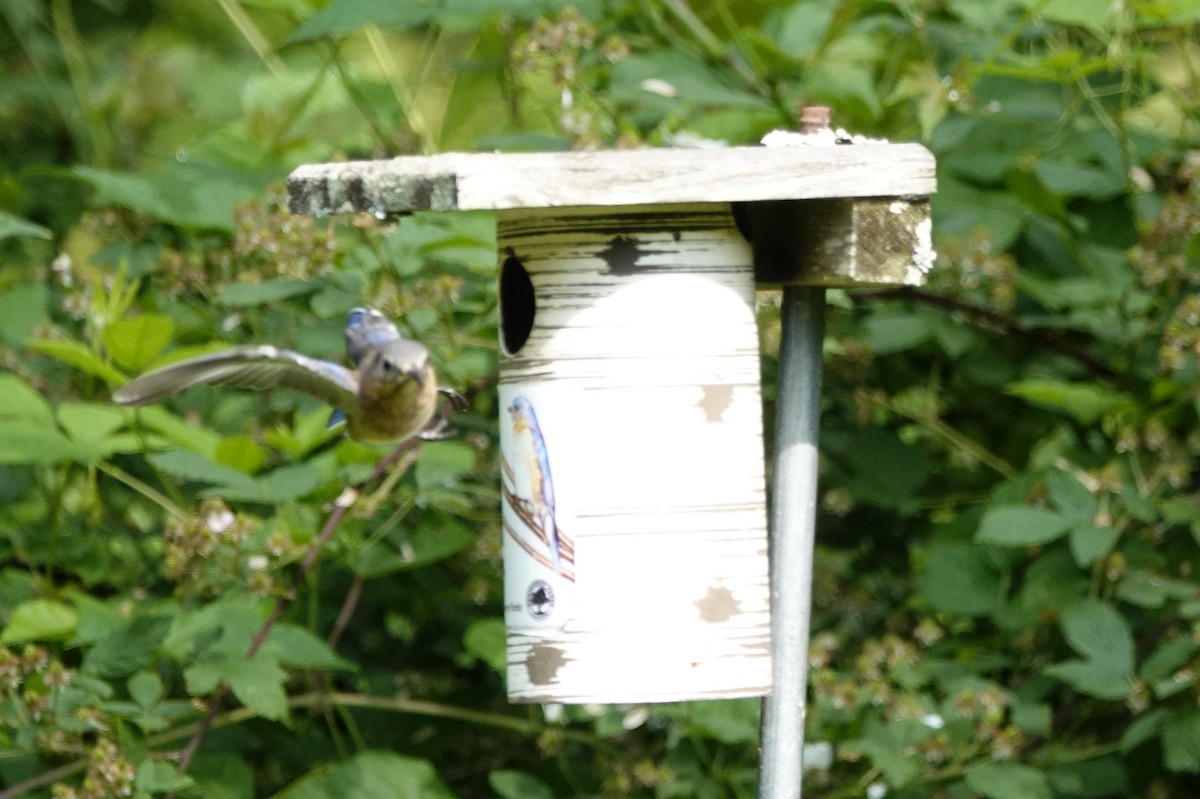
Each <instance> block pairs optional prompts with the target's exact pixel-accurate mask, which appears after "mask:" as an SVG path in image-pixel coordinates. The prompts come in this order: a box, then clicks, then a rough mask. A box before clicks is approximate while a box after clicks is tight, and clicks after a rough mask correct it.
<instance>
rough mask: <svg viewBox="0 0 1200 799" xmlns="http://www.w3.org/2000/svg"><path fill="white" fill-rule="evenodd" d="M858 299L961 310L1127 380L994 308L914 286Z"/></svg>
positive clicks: (1087, 354) (1102, 373)
mask: <svg viewBox="0 0 1200 799" xmlns="http://www.w3.org/2000/svg"><path fill="white" fill-rule="evenodd" d="M858 296H860V297H870V298H874V299H880V300H895V299H900V300H913V301H915V302H921V303H924V304H925V305H932V306H933V307H935V308H942V309H945V310H947V311H958V312H960V313H963V314H966V315H967V316H969V317H971V318H972V319H973V320H974V321H975V322H977V323H982V324H983V325H989V326H991V327H995V328H998V329H999V330H1001V331H1003V332H1005V333H1011V334H1013V335H1017V336H1023V337H1025V338H1028V339H1033V340H1034V341H1036V342H1038V343H1039V344H1042V345H1043V346H1046V347H1049V348H1050V349H1052V350H1057V351H1058V352H1060V353H1062V354H1063V355H1066V356H1067V357H1069V358H1074V359H1075V360H1076V361H1078V362H1079V363H1080V364H1082V365H1083V366H1084V368H1086V369H1087V370H1088V371H1089V372H1091V373H1092V374H1093V375H1096V376H1097V377H1103V378H1106V379H1108V380H1117V381H1124V380H1125V379H1126V377H1125V375H1123V374H1121V373H1120V372H1118V371H1116V370H1115V369H1113V368H1112V367H1111V366H1109V365H1108V364H1106V363H1104V361H1101V360H1100V359H1099V358H1097V357H1096V356H1095V355H1092V354H1091V353H1090V352H1088V351H1087V350H1085V349H1084V348H1083V347H1081V346H1079V345H1078V344H1076V343H1075V342H1074V341H1071V340H1070V339H1068V338H1066V337H1065V336H1061V335H1059V334H1058V333H1055V332H1054V331H1053V330H1047V329H1046V328H1042V327H1030V326H1029V325H1027V324H1025V323H1024V322H1022V321H1021V320H1019V319H1017V318H1016V317H1013V316H1009V315H1008V314H1004V313H1000V312H999V311H993V310H992V309H991V308H984V307H983V306H981V305H975V304H974V303H970V302H967V301H966V300H960V299H958V298H957V297H948V296H946V295H945V294H935V293H933V292H931V291H924V290H923V289H918V288H913V287H912V286H899V287H896V288H890V289H880V290H879V291H869V292H863V293H861V294H859V295H858Z"/></svg>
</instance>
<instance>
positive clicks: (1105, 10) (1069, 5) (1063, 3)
mask: <svg viewBox="0 0 1200 799" xmlns="http://www.w3.org/2000/svg"><path fill="white" fill-rule="evenodd" d="M1020 4H1021V5H1022V6H1025V7H1026V8H1028V9H1030V10H1032V11H1035V12H1037V13H1038V14H1039V15H1040V16H1041V17H1042V18H1044V19H1047V20H1049V21H1051V22H1059V23H1062V24H1064V25H1076V26H1078V27H1081V28H1088V29H1089V30H1093V31H1103V30H1105V22H1106V20H1108V18H1109V14H1110V12H1111V10H1112V3H1110V2H1109V0H1020Z"/></svg>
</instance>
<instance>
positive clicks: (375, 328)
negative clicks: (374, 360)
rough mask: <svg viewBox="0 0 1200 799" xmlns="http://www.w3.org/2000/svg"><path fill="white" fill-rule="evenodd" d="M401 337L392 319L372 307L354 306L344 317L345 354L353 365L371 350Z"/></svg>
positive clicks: (356, 364)
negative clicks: (345, 317) (346, 316)
mask: <svg viewBox="0 0 1200 799" xmlns="http://www.w3.org/2000/svg"><path fill="white" fill-rule="evenodd" d="M401 338H403V336H401V335H400V330H399V329H398V328H397V327H396V326H395V325H394V324H392V321H391V320H390V319H388V318H387V317H386V316H384V315H383V314H382V313H380V312H379V311H377V310H375V309H374V308H355V309H354V310H352V311H350V315H349V317H348V318H347V319H346V354H347V355H349V356H350V362H351V363H352V364H354V365H355V366H358V364H359V362H360V361H362V359H363V356H365V355H366V354H367V353H368V352H370V351H371V350H375V349H379V348H380V347H383V346H386V345H387V344H390V343H391V342H393V341H397V340H399V339H401Z"/></svg>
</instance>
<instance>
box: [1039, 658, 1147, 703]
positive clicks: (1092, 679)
mask: <svg viewBox="0 0 1200 799" xmlns="http://www.w3.org/2000/svg"><path fill="white" fill-rule="evenodd" d="M1042 673H1043V674H1045V675H1047V676H1048V677H1055V678H1057V679H1059V680H1062V681H1063V682H1065V683H1066V684H1067V685H1069V686H1071V687H1072V688H1074V689H1075V690H1076V691H1079V692H1080V693H1084V694H1087V695H1088V696H1094V697H1096V698H1097V699H1124V698H1125V697H1127V696H1128V695H1129V688H1130V685H1129V675H1128V674H1127V673H1123V672H1120V671H1116V670H1114V669H1112V668H1111V667H1110V666H1108V665H1107V664H1105V663H1102V662H1099V661H1095V660H1064V661H1063V662H1062V663H1055V664H1053V665H1050V666H1047V667H1046V668H1044V669H1042Z"/></svg>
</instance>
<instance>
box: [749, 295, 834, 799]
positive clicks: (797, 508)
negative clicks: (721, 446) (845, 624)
mask: <svg viewBox="0 0 1200 799" xmlns="http://www.w3.org/2000/svg"><path fill="white" fill-rule="evenodd" d="M782 327H783V330H782V336H781V338H780V344H779V388H778V393H777V399H776V405H775V417H776V418H775V468H774V473H773V475H772V480H771V520H770V557H771V614H772V615H771V654H772V657H773V659H774V666H773V669H774V670H773V675H772V676H773V687H772V689H771V694H770V695H769V696H767V697H766V699H764V700H763V716H762V754H761V760H760V763H759V785H758V796H759V799H798V797H799V796H800V774H801V765H802V763H801V760H802V753H803V750H804V715H805V714H804V710H805V695H806V690H807V684H808V634H809V617H810V615H811V611H812V552H813V541H814V537H815V532H816V518H817V434H818V430H819V427H820V416H821V414H820V408H821V406H820V402H821V343H822V339H823V337H824V329H825V289H824V288H823V287H819V286H788V287H786V288H784V290H783V322H782Z"/></svg>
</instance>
